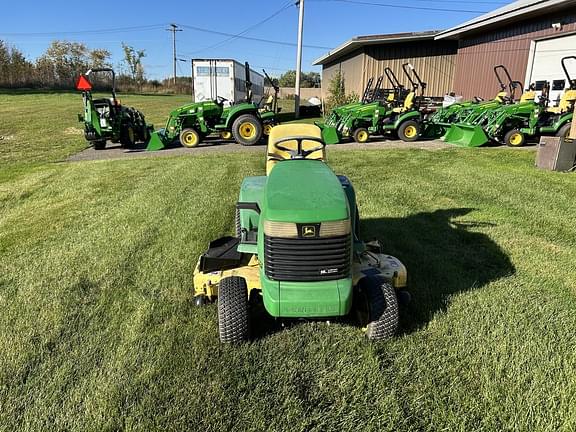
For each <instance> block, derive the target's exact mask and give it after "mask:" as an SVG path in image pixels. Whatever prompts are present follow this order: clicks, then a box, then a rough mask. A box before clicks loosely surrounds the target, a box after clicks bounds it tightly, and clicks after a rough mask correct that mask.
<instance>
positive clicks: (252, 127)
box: [232, 114, 262, 146]
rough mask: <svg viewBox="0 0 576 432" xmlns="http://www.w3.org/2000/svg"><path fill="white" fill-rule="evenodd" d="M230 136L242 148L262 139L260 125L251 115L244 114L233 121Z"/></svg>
mask: <svg viewBox="0 0 576 432" xmlns="http://www.w3.org/2000/svg"><path fill="white" fill-rule="evenodd" d="M232 134H233V135H234V139H235V140H236V142H238V143H240V144H242V145H244V146H250V145H254V144H256V143H258V141H260V138H262V124H261V123H260V121H259V120H258V119H257V118H256V117H255V116H253V115H252V114H244V115H241V116H240V117H238V118H237V119H236V120H234V123H233V124H232Z"/></svg>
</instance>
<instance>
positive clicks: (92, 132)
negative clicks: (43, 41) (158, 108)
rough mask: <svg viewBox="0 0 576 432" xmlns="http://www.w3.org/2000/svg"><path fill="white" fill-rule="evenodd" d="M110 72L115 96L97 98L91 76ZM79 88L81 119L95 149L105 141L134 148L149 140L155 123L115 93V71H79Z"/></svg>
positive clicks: (99, 69) (104, 146) (102, 146)
mask: <svg viewBox="0 0 576 432" xmlns="http://www.w3.org/2000/svg"><path fill="white" fill-rule="evenodd" d="M100 73H104V74H109V75H110V76H111V79H112V97H111V98H101V99H94V98H93V96H92V83H91V82H90V76H94V75H95V74H100ZM76 89H78V90H80V91H81V92H82V100H83V102H84V114H78V121H79V122H83V123H84V137H85V138H86V140H87V141H88V142H90V143H91V144H92V145H93V146H94V149H95V150H103V149H104V148H106V142H107V141H111V142H113V143H120V144H121V145H122V146H123V147H126V148H132V147H133V146H134V145H135V144H136V143H137V142H144V143H145V142H147V141H148V140H149V139H150V134H151V132H152V131H153V130H154V126H152V125H147V124H146V120H145V118H144V114H142V113H141V112H140V111H138V110H137V109H135V108H132V107H127V106H123V105H121V104H120V101H119V100H118V98H117V97H116V74H115V72H114V70H113V69H110V68H98V69H90V70H89V71H88V72H86V73H85V74H83V75H80V77H79V78H78V81H77V82H76Z"/></svg>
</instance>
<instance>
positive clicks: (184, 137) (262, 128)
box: [147, 63, 280, 150]
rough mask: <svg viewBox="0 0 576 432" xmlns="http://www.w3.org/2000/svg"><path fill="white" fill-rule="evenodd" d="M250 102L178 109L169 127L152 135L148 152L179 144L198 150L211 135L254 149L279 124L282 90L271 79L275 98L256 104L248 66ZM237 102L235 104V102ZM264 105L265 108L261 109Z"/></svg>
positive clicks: (200, 104)
mask: <svg viewBox="0 0 576 432" xmlns="http://www.w3.org/2000/svg"><path fill="white" fill-rule="evenodd" d="M245 71H246V100H245V101H243V102H240V103H232V104H231V105H230V106H224V105H225V103H226V102H229V101H228V100H227V99H225V98H222V97H220V96H216V99H215V100H209V101H203V102H194V103H189V104H186V105H183V106H181V107H178V108H176V109H175V110H173V111H172V112H171V113H170V116H169V117H168V121H167V122H166V126H165V127H164V128H163V129H160V130H159V131H156V132H154V133H153V134H152V137H151V139H150V142H149V144H148V148H147V150H161V149H163V148H164V147H166V146H168V145H171V144H172V143H174V142H176V141H179V142H180V144H181V145H182V146H184V147H188V148H193V147H196V146H198V145H199V144H200V143H201V142H202V141H203V140H204V139H205V138H206V137H207V136H208V135H211V134H219V135H220V137H221V138H223V139H226V140H229V139H232V138H233V139H234V140H235V141H236V142H238V143H240V144H242V145H247V146H248V145H254V144H256V143H258V142H259V141H260V139H261V138H262V136H266V135H268V134H269V133H270V130H271V128H272V127H273V126H274V125H275V124H276V123H277V119H276V114H277V113H278V112H280V109H279V108H278V104H277V100H278V91H279V88H278V87H277V86H276V85H274V84H273V82H272V81H271V80H270V77H268V75H267V74H266V71H264V73H265V74H266V78H268V80H269V81H270V82H271V83H272V85H273V87H274V95H273V96H271V97H270V98H268V100H267V101H266V103H264V104H263V102H264V98H262V100H261V101H260V103H253V102H252V90H251V88H252V83H251V81H250V66H249V65H248V63H246V64H245ZM232 102H233V101H232ZM261 105H262V106H261Z"/></svg>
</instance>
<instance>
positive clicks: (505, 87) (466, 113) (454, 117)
mask: <svg viewBox="0 0 576 432" xmlns="http://www.w3.org/2000/svg"><path fill="white" fill-rule="evenodd" d="M494 74H495V75H496V80H497V81H498V83H499V84H500V89H499V91H498V93H497V94H496V96H495V97H494V99H491V100H484V99H483V98H481V97H479V96H476V97H475V98H474V99H473V100H469V101H465V102H458V103H454V104H452V105H449V106H447V107H443V108H440V109H438V110H436V111H435V112H434V113H433V114H431V115H429V116H427V117H426V119H425V121H424V124H423V128H422V129H423V130H422V136H425V137H426V138H440V137H442V136H444V135H445V134H446V132H447V131H448V130H449V128H450V127H451V126H452V125H453V124H454V123H459V122H462V121H464V119H465V118H467V117H471V116H475V115H478V114H481V113H482V112H484V111H485V110H490V109H493V108H497V107H499V106H500V105H502V104H506V103H512V102H514V94H515V91H516V88H518V87H519V86H520V87H521V86H522V85H521V84H520V83H518V82H517V81H514V80H512V77H511V76H510V73H509V72H508V69H506V66H504V65H497V66H494Z"/></svg>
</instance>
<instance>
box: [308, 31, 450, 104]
mask: <svg viewBox="0 0 576 432" xmlns="http://www.w3.org/2000/svg"><path fill="white" fill-rule="evenodd" d="M438 33H439V32H438V31H427V32H419V33H397V34H389V35H373V36H358V37H355V38H353V39H350V40H349V41H347V42H345V43H344V44H342V45H340V46H339V47H337V48H335V49H334V50H332V51H330V52H328V53H327V54H325V55H324V56H322V57H320V58H318V59H317V60H316V61H315V62H314V65H322V92H323V96H324V97H326V91H327V89H328V87H329V84H328V83H329V82H330V79H331V78H332V77H333V76H334V74H335V73H336V72H337V71H340V72H341V73H342V74H343V77H344V85H345V88H346V93H352V92H355V93H357V94H358V95H361V94H362V92H363V90H364V88H365V86H366V84H367V82H368V80H369V79H370V78H372V77H374V78H375V79H376V78H377V77H379V76H381V75H383V74H384V68H385V67H386V66H389V67H390V68H391V69H392V70H393V71H394V73H395V74H396V75H397V77H398V79H399V81H400V82H402V83H404V84H405V85H408V80H407V78H406V77H405V76H404V74H403V73H402V64H403V63H411V64H412V65H413V66H414V67H415V68H416V70H417V72H418V74H419V75H420V77H421V78H422V80H423V81H425V82H426V83H427V84H428V88H427V91H426V94H427V95H430V96H442V95H444V94H445V93H447V92H449V91H450V90H451V89H452V84H453V80H454V65H455V57H456V52H457V47H458V43H457V41H453V40H443V41H434V37H435V36H436V35H437V34H438ZM383 87H384V88H390V87H391V85H390V83H388V82H387V81H386V80H385V81H384V83H383Z"/></svg>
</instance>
